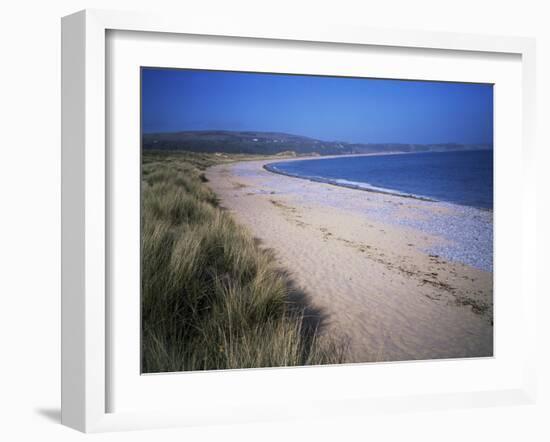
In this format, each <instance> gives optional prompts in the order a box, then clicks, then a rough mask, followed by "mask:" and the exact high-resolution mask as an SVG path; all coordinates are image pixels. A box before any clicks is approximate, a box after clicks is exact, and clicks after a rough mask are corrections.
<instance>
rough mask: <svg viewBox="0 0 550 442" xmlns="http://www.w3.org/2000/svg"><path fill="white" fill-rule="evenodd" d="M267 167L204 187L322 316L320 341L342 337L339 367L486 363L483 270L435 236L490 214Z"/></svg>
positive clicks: (259, 164)
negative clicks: (344, 351)
mask: <svg viewBox="0 0 550 442" xmlns="http://www.w3.org/2000/svg"><path fill="white" fill-rule="evenodd" d="M338 157H340V156H338ZM316 158H317V157H316ZM323 158H325V157H323ZM299 159H303V158H299ZM277 161H281V159H279V158H277V159H269V160H265V159H264V160H260V161H246V162H237V163H232V164H225V165H220V166H214V167H211V168H209V169H208V170H207V171H206V176H207V178H208V180H209V183H208V184H209V186H210V187H211V188H212V190H214V192H215V193H216V194H217V195H218V197H219V199H220V203H221V205H222V207H224V208H226V209H227V210H228V211H229V212H230V213H231V214H232V215H233V217H234V218H235V220H236V221H237V222H238V223H239V224H241V225H243V226H245V227H246V228H247V229H249V230H250V232H251V233H252V234H253V235H254V236H255V237H256V238H258V239H259V240H260V241H261V244H262V245H263V246H264V247H266V248H269V249H271V250H273V251H274V253H275V256H276V258H277V260H278V262H279V264H280V266H281V268H282V269H284V270H286V271H288V272H289V274H290V275H291V277H292V278H293V279H294V280H295V281H296V283H297V285H298V286H299V287H300V288H301V289H302V290H303V291H304V292H305V293H307V294H308V295H309V296H310V297H311V299H312V300H313V302H314V303H315V304H316V305H317V306H319V307H320V308H321V309H323V310H326V311H327V312H328V313H329V317H330V320H329V321H328V326H327V329H326V330H325V331H324V333H330V334H334V335H342V336H346V337H347V339H349V342H350V351H351V355H350V360H349V361H348V362H373V361H396V360H412V359H439V358H455V357H480V356H491V355H492V348H493V347H492V345H493V330H492V272H491V271H484V270H481V269H478V268H475V267H472V266H470V265H467V264H464V263H461V262H458V261H453V260H449V259H447V258H446V257H445V256H444V255H443V253H439V252H437V251H438V250H442V251H444V250H445V249H446V248H452V247H454V245H453V244H452V243H453V241H452V240H449V239H446V238H444V237H442V236H441V235H440V234H439V233H438V229H440V230H442V231H445V230H449V226H450V225H451V226H453V225H456V226H458V227H457V228H458V230H460V229H462V227H463V226H464V225H466V226H468V223H477V222H478V221H476V220H475V218H476V217H477V216H486V217H489V216H490V217H492V214H485V215H483V214H481V215H480V213H479V212H476V209H473V208H465V207H462V206H453V205H452V204H447V203H431V202H426V201H420V200H416V199H411V198H403V197H401V196H396V195H392V194H389V195H388V194H381V193H376V192H361V193H359V195H358V193H357V192H356V190H355V189H350V188H346V187H342V186H334V185H330V184H327V183H323V182H316V181H309V180H306V179H300V180H296V179H295V178H294V177H290V176H286V175H283V174H278V173H272V172H270V171H268V170H266V169H265V168H264V166H265V165H266V164H269V163H271V162H277ZM285 161H286V159H285ZM449 220H451V221H452V223H451V224H449ZM488 220H489V218H488ZM432 224H433V225H435V227H436V228H433V227H434V226H433V225H432ZM424 227H426V228H424ZM466 236H468V237H469V236H471V235H469V233H468V232H466ZM467 251H468V250H467ZM459 255H460V254H457V256H459ZM491 265H492V264H491Z"/></svg>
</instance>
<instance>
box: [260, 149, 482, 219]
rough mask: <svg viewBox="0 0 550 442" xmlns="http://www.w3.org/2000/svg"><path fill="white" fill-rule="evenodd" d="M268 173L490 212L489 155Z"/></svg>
mask: <svg viewBox="0 0 550 442" xmlns="http://www.w3.org/2000/svg"><path fill="white" fill-rule="evenodd" d="M266 168H267V169H268V170H271V171H273V172H278V173H282V174H285V175H290V176H294V177H299V178H306V179H310V180H313V181H320V182H326V183H330V184H335V185H339V186H343V187H351V188H356V189H362V190H369V191H375V192H382V193H390V194H396V195H401V196H407V197H411V198H418V199H424V200H432V201H443V202H448V203H453V204H459V205H463V206H470V207H476V208H481V209H489V210H492V209H493V151H492V150H471V151H453V152H421V153H406V154H390V155H362V156H346V157H331V158H322V159H308V160H293V161H280V162H276V163H270V164H269V165H267V166H266Z"/></svg>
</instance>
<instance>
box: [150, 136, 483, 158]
mask: <svg viewBox="0 0 550 442" xmlns="http://www.w3.org/2000/svg"><path fill="white" fill-rule="evenodd" d="M142 146H143V149H148V150H186V151H191V152H210V153H214V152H225V153H243V154H265V155H275V154H281V153H285V154H289V153H295V154H296V155H311V154H318V155H338V154H351V153H374V152H445V151H456V150H474V149H491V148H492V146H491V145H487V144H456V143H446V144H399V143H373V144H371V143H367V144H361V143H347V142H344V141H322V140H316V139H314V138H309V137H303V136H300V135H291V134H285V133H278V132H236V131H222V130H219V131H185V132H169V133H150V134H143V136H142Z"/></svg>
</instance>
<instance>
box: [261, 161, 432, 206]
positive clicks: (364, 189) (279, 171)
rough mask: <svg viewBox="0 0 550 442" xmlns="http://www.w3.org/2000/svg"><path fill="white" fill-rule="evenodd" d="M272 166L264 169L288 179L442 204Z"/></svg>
mask: <svg viewBox="0 0 550 442" xmlns="http://www.w3.org/2000/svg"><path fill="white" fill-rule="evenodd" d="M277 162H279V161H277ZM271 164H272V163H266V164H264V165H263V166H262V167H263V168H264V169H265V170H267V171H268V172H271V173H276V174H279V175H284V176H287V177H290V178H298V179H300V180H308V181H313V182H316V183H324V184H330V185H332V186H340V187H347V188H348V189H355V190H362V191H363V192H373V193H380V194H383V195H393V196H399V197H401V198H412V199H416V200H419V201H431V202H440V201H439V200H435V199H432V198H428V197H425V196H421V195H413V194H407V193H400V192H398V191H391V190H390V189H388V190H384V189H382V188H374V187H363V186H360V185H358V184H357V185H354V184H352V183H341V182H336V181H335V180H331V179H328V178H315V177H305V176H300V175H297V174H292V173H288V172H283V171H282V170H278V169H276V168H275V167H272V166H271Z"/></svg>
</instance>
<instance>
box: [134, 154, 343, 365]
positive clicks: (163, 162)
mask: <svg viewBox="0 0 550 442" xmlns="http://www.w3.org/2000/svg"><path fill="white" fill-rule="evenodd" d="M219 161H222V160H221V159H219V158H215V157H214V156H210V155H204V154H202V155H201V154H197V155H194V154H180V155H176V154H161V153H156V154H153V153H144V157H143V174H142V252H141V253H142V298H141V302H142V371H143V372H146V373H152V372H166V371H183V370H211V369H229V368H250V367H276V366H293V365H309V364H328V363H338V362H342V360H343V358H344V348H343V347H342V346H341V345H340V344H339V343H337V342H335V341H333V340H331V339H330V338H328V337H325V336H323V337H320V336H319V320H320V317H319V316H320V313H319V312H315V311H314V310H313V309H311V307H309V306H308V305H307V303H305V302H304V301H303V297H302V298H301V297H300V296H298V295H299V293H298V292H297V291H296V290H295V289H294V288H293V287H292V283H291V281H290V280H289V279H288V277H287V276H286V275H285V274H284V273H283V272H282V271H281V270H280V269H278V268H277V266H276V265H275V262H274V259H273V256H272V255H271V254H270V252H269V251H266V250H264V249H262V248H261V247H260V246H259V245H258V244H257V242H256V241H255V240H254V238H252V236H251V235H250V234H249V233H248V232H247V231H246V230H245V229H244V228H243V227H242V226H240V225H238V224H236V223H235V222H234V221H233V219H232V218H231V216H230V215H229V214H228V213H226V212H224V211H223V210H222V209H220V208H219V207H218V204H217V199H216V195H215V194H214V193H213V192H212V191H211V190H210V188H208V187H207V185H206V184H205V181H206V178H205V177H204V174H203V173H202V170H204V169H205V168H206V167H208V166H209V165H211V164H214V163H215V162H219ZM300 299H302V300H301V301H298V300H300ZM311 312H313V317H312V316H311V315H312V314H311ZM312 319H313V320H312Z"/></svg>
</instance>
